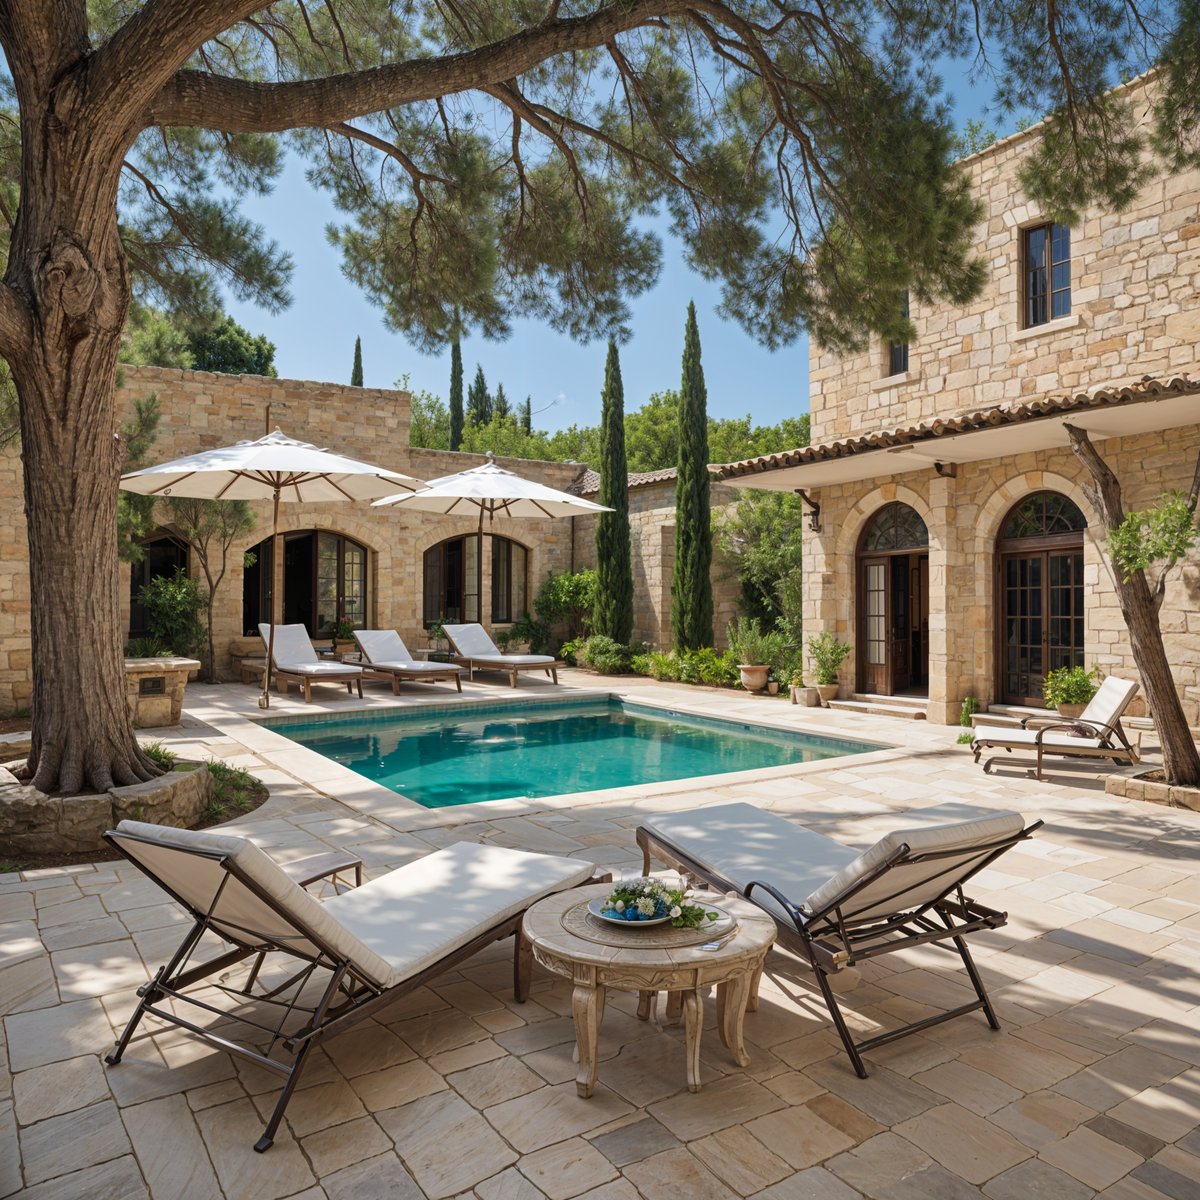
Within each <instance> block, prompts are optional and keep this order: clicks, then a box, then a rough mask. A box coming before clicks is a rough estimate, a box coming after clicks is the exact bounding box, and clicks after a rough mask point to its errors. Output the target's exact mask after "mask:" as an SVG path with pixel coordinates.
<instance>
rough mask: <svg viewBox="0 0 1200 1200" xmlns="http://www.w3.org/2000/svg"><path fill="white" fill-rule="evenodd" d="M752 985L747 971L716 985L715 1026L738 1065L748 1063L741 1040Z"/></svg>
mask: <svg viewBox="0 0 1200 1200" xmlns="http://www.w3.org/2000/svg"><path fill="white" fill-rule="evenodd" d="M752 987H753V983H752V979H751V975H750V973H748V972H743V973H742V974H740V975H737V976H736V977H735V978H733V979H729V980H726V982H725V983H722V984H720V985H718V987H717V1028H718V1030H720V1033H721V1041H722V1042H723V1043H724V1044H725V1045H726V1046H728V1047H729V1050H730V1052H731V1053H732V1054H733V1060H734V1062H736V1063H737V1065H738V1066H739V1067H748V1066H749V1065H750V1055H749V1054H747V1053H746V1046H745V1043H744V1042H743V1041H742V1027H743V1024H744V1021H745V1016H746V1004H747V1001H748V1000H749V999H750V991H751V988H752Z"/></svg>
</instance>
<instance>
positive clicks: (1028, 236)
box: [1021, 225, 1071, 329]
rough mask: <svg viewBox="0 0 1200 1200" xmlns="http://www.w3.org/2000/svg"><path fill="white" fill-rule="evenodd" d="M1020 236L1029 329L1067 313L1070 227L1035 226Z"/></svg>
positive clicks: (1068, 300)
mask: <svg viewBox="0 0 1200 1200" xmlns="http://www.w3.org/2000/svg"><path fill="white" fill-rule="evenodd" d="M1021 236H1022V250H1021V256H1022V259H1023V262H1024V278H1025V327H1026V328H1027V329H1029V328H1032V327H1033V326H1035V325H1044V324H1045V323H1046V322H1047V321H1053V320H1054V319H1055V318H1057V317H1066V316H1069V315H1070V313H1071V230H1070V229H1069V228H1068V227H1067V226H1066V225H1035V226H1034V227H1033V228H1032V229H1026V230H1024V231H1023V233H1022V235H1021Z"/></svg>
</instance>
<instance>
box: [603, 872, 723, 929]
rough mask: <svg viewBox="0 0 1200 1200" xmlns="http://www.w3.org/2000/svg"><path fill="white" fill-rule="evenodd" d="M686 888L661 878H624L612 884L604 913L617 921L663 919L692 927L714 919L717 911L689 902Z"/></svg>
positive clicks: (682, 926)
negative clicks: (672, 885)
mask: <svg viewBox="0 0 1200 1200" xmlns="http://www.w3.org/2000/svg"><path fill="white" fill-rule="evenodd" d="M690 899H691V897H690V895H689V893H688V891H687V889H686V888H682V887H676V888H673V887H668V886H667V885H666V884H665V883H663V881H662V880H661V879H624V880H622V881H621V882H620V883H617V884H614V885H613V890H612V891H611V892H609V894H608V898H607V899H606V900H605V901H604V915H605V916H606V917H611V918H612V919H613V920H617V921H629V922H630V923H631V924H636V923H637V922H638V921H664V920H666V919H667V918H668V917H669V918H670V920H671V924H672V925H673V926H674V927H675V928H676V929H695V928H696V927H697V926H698V925H701V924H703V923H704V922H705V921H716V920H717V919H718V918H719V917H720V915H721V914H720V913H717V912H713V911H712V910H711V909H707V908H704V907H702V906H701V905H699V904H689V903H688V901H689V900H690Z"/></svg>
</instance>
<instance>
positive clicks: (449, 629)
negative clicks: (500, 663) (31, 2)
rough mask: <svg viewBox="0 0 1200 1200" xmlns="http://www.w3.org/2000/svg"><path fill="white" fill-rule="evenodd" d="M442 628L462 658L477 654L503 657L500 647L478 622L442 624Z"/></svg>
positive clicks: (472, 656)
mask: <svg viewBox="0 0 1200 1200" xmlns="http://www.w3.org/2000/svg"><path fill="white" fill-rule="evenodd" d="M442 630H443V632H444V633H445V634H446V636H447V637H448V638H449V639H450V641H451V643H452V644H453V645H454V647H455V649H456V650H457V651H458V652H459V654H461V655H462V656H463V657H464V658H475V657H476V656H477V655H483V656H484V657H491V658H501V657H503V656H502V655H501V653H500V647H499V646H497V645H496V643H495V642H493V641H492V639H491V638H490V637H488V635H487V630H485V629H484V627H483V626H482V625H480V624H479V623H478V622H474V621H473V622H471V623H470V624H468V625H443V626H442Z"/></svg>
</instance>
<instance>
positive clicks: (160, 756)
mask: <svg viewBox="0 0 1200 1200" xmlns="http://www.w3.org/2000/svg"><path fill="white" fill-rule="evenodd" d="M142 753H143V754H144V755H145V756H146V757H147V758H148V759H149V760H150V761H151V762H152V763H154V764H156V765H157V766H160V767H162V769H163V770H164V771H169V770H170V769H171V768H172V767H173V766H174V765H175V760H176V759H177V758H178V757H179V756H178V755H177V754H172V753H171V751H170V750H168V749H167V748H166V747H165V746H164V745H163V744H162V742H143V743H142Z"/></svg>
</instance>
